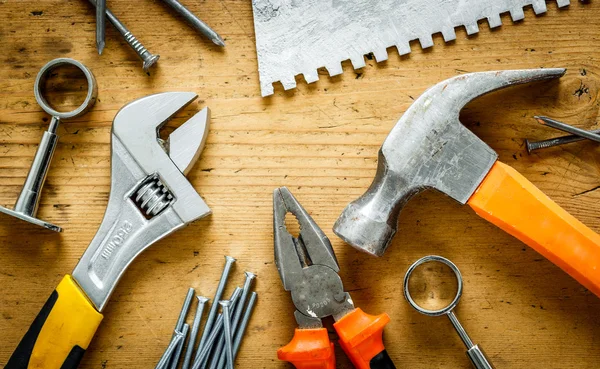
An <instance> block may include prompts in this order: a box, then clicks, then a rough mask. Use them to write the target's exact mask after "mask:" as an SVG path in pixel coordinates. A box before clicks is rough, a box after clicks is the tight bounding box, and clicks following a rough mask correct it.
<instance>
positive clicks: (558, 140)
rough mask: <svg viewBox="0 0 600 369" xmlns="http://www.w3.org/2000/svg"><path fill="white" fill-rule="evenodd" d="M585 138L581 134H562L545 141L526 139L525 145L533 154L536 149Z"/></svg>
mask: <svg viewBox="0 0 600 369" xmlns="http://www.w3.org/2000/svg"><path fill="white" fill-rule="evenodd" d="M589 132H591V133H594V134H600V129H594V130H592V131H589ZM583 140H585V138H583V137H581V136H577V135H568V136H561V137H556V138H550V139H548V140H543V141H529V140H525V147H526V148H527V152H528V153H529V154H531V152H532V151H535V150H540V149H547V148H549V147H554V146H560V145H566V144H570V143H573V142H579V141H583Z"/></svg>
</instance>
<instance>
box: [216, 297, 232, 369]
mask: <svg viewBox="0 0 600 369" xmlns="http://www.w3.org/2000/svg"><path fill="white" fill-rule="evenodd" d="M219 305H221V309H222V310H223V323H224V324H223V325H224V331H225V343H226V345H225V349H226V353H227V368H228V369H233V342H232V337H231V334H232V330H231V311H229V308H230V307H231V301H229V300H221V301H219Z"/></svg>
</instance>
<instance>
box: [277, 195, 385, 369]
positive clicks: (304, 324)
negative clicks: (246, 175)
mask: <svg viewBox="0 0 600 369" xmlns="http://www.w3.org/2000/svg"><path fill="white" fill-rule="evenodd" d="M287 213H291V214H293V215H294V216H295V217H296V219H297V220H298V223H299V225H300V234H299V236H298V237H294V236H292V235H291V234H290V233H289V232H288V230H287V228H286V226H285V216H286V214H287ZM273 237H274V247H275V264H276V265H277V269H278V271H279V275H280V277H281V281H282V282H283V288H284V289H285V290H286V291H290V292H291V295H292V301H293V302H294V305H295V306H296V311H294V317H295V318H296V322H297V323H298V328H296V331H295V333H294V338H293V339H292V341H291V342H290V343H289V344H287V345H286V346H284V347H282V348H280V349H279V350H278V351H277V357H278V358H279V359H280V360H284V361H289V362H291V363H292V364H294V366H295V367H296V368H298V369H333V368H335V354H334V348H333V343H331V342H330V340H329V335H328V332H327V329H325V328H323V323H322V321H321V319H322V318H325V317H328V316H332V317H333V319H334V320H335V323H334V324H333V327H334V329H335V330H336V332H337V333H338V335H339V338H340V340H339V342H340V346H341V347H342V349H343V350H344V352H346V354H347V355H348V357H349V358H350V360H351V361H352V363H353V364H354V366H355V367H357V368H359V369H395V366H394V363H393V362H392V360H391V359H390V357H389V355H388V354H387V351H386V350H385V347H384V345H383V340H382V334H383V328H384V326H385V325H386V324H387V323H388V322H389V321H390V317H389V316H388V315H387V314H385V313H384V314H381V315H377V316H373V315H368V314H366V313H364V312H363V311H362V310H361V309H360V308H355V307H354V303H353V301H352V298H351V297H350V294H349V293H348V292H346V291H344V286H343V284H342V280H341V278H340V276H339V275H338V272H339V270H340V268H339V265H338V262H337V259H336V257H335V253H334V252H333V248H332V247H331V242H330V241H329V239H328V238H327V236H325V233H323V231H322V230H321V229H320V228H319V226H318V225H317V224H316V223H315V221H314V220H313V219H312V218H311V216H310V215H308V213H307V212H306V210H304V208H303V207H302V206H301V205H300V203H298V201H297V200H296V198H295V197H294V196H293V195H292V194H291V193H290V191H289V190H288V189H287V188H285V187H281V188H278V189H276V190H275V191H274V192H273Z"/></svg>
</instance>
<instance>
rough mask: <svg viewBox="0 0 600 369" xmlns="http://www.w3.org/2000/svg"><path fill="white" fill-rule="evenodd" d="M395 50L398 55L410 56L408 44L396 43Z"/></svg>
mask: <svg viewBox="0 0 600 369" xmlns="http://www.w3.org/2000/svg"><path fill="white" fill-rule="evenodd" d="M396 49H398V54H400V55H407V54H410V44H409V43H408V42H402V43H398V44H397V45H396Z"/></svg>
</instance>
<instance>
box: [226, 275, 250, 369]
mask: <svg viewBox="0 0 600 369" xmlns="http://www.w3.org/2000/svg"><path fill="white" fill-rule="evenodd" d="M245 274H246V280H245V281H244V288H243V290H242V297H241V299H240V303H239V304H237V306H236V307H235V312H234V317H233V324H232V331H233V332H235V331H236V329H237V326H238V323H239V320H240V318H241V316H242V313H243V312H244V305H245V304H246V300H247V298H248V293H250V287H251V286H252V281H253V280H254V279H255V278H256V274H254V273H252V272H245ZM223 344H224V342H221V345H223ZM218 360H219V361H218V364H217V368H221V367H224V366H225V351H222V352H221V355H220V356H219V358H218Z"/></svg>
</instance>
